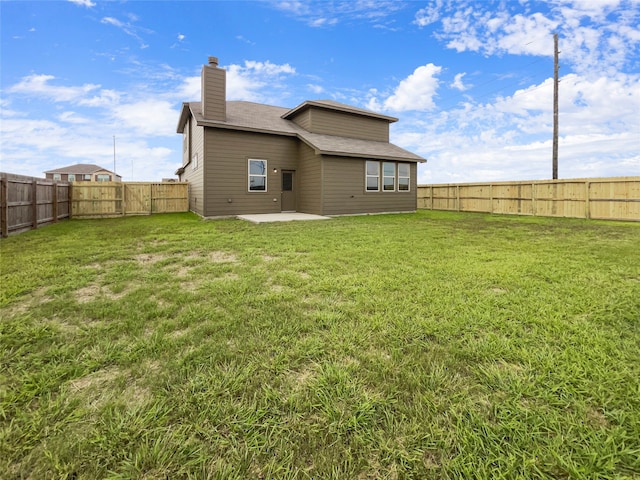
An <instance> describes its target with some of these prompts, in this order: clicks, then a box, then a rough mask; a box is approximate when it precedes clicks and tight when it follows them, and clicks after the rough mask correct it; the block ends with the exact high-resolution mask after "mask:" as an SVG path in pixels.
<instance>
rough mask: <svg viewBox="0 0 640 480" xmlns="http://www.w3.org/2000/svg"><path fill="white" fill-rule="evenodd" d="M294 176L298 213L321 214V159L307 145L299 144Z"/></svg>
mask: <svg viewBox="0 0 640 480" xmlns="http://www.w3.org/2000/svg"><path fill="white" fill-rule="evenodd" d="M298 155H299V158H300V160H299V162H298V165H299V166H298V171H297V172H296V173H297V176H296V181H297V185H296V189H297V193H298V211H299V212H304V213H315V214H316V215H321V214H322V157H321V156H320V155H316V154H315V152H314V151H313V149H311V147H309V146H308V145H307V144H305V143H302V142H300V146H299V148H298Z"/></svg>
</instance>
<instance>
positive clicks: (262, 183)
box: [249, 158, 267, 192]
mask: <svg viewBox="0 0 640 480" xmlns="http://www.w3.org/2000/svg"><path fill="white" fill-rule="evenodd" d="M249 191H250V192H266V191H267V161H266V160H256V159H253V158H250V159H249Z"/></svg>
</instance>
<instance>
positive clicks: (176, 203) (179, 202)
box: [151, 183, 189, 213]
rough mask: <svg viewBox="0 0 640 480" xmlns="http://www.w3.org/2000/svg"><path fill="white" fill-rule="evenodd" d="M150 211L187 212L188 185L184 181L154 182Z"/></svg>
mask: <svg viewBox="0 0 640 480" xmlns="http://www.w3.org/2000/svg"><path fill="white" fill-rule="evenodd" d="M151 199H152V202H151V205H152V207H153V211H152V213H161V212H162V213H171V212H188V211H189V196H188V185H185V184H184V183H154V184H153V185H152V191H151Z"/></svg>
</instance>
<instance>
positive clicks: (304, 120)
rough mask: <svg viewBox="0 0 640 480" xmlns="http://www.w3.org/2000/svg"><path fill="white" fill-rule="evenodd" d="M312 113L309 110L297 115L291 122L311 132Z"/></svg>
mask: <svg viewBox="0 0 640 480" xmlns="http://www.w3.org/2000/svg"><path fill="white" fill-rule="evenodd" d="M310 113H311V112H310V111H309V110H305V111H304V112H301V113H299V114H298V115H296V116H295V117H293V118H292V119H291V120H292V121H293V123H295V124H297V125H299V126H301V127H302V128H304V129H305V130H307V131H309V132H310V131H311V115H310Z"/></svg>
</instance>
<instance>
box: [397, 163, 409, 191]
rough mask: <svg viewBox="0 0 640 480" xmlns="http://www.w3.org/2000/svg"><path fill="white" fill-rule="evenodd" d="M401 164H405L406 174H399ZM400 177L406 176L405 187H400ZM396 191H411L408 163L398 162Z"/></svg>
mask: <svg viewBox="0 0 640 480" xmlns="http://www.w3.org/2000/svg"><path fill="white" fill-rule="evenodd" d="M401 166H405V167H406V168H407V175H406V176H405V175H400V167H401ZM401 178H406V179H407V189H406V190H404V189H401V188H400V179H401ZM398 191H399V192H403V193H404V192H410V191H411V164H410V163H398Z"/></svg>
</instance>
